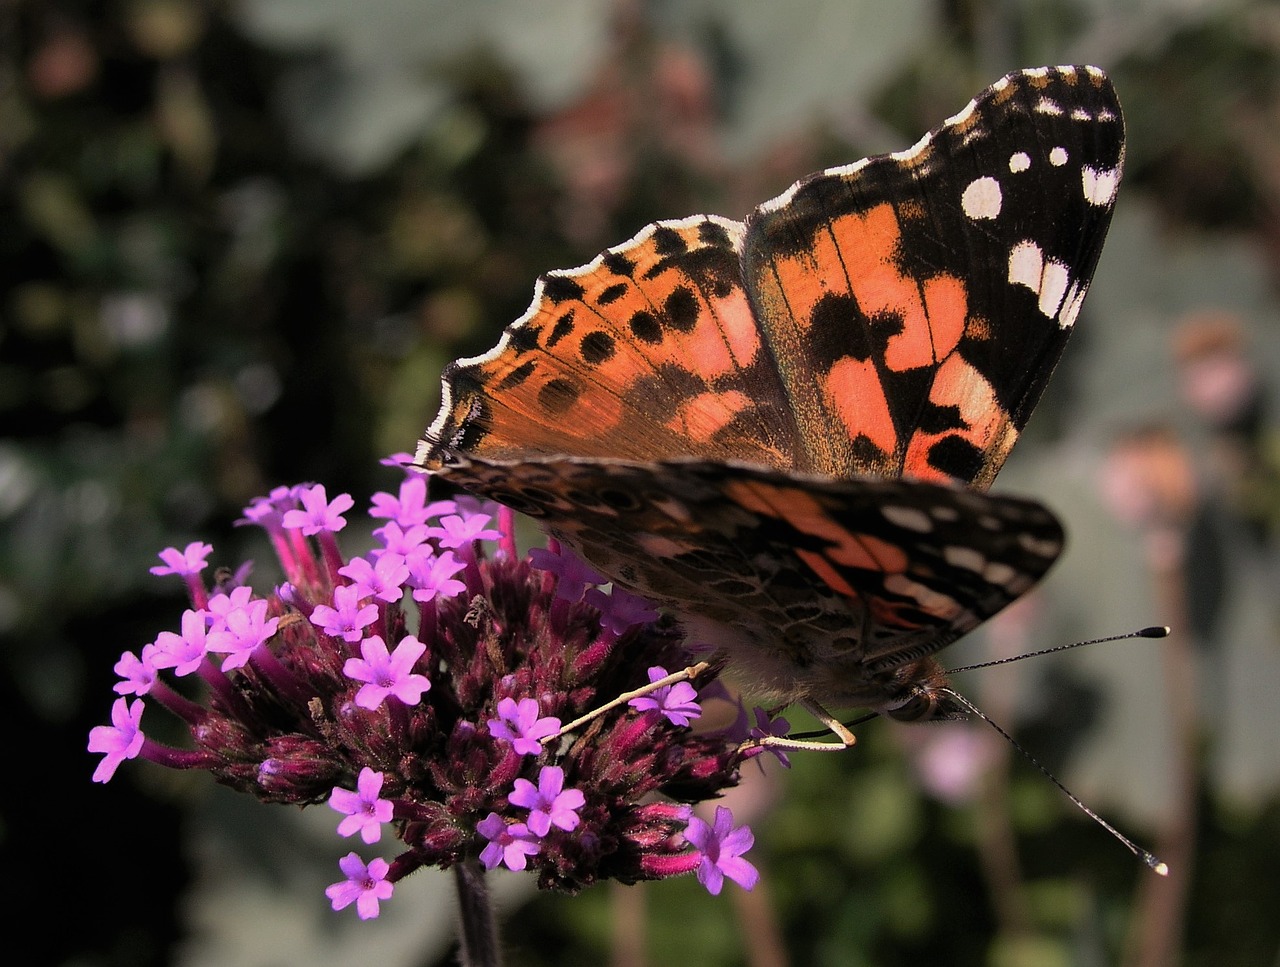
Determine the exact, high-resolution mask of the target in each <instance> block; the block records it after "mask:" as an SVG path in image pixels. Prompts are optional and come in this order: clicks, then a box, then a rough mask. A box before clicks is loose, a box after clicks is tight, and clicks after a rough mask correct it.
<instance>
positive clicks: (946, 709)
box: [878, 658, 965, 722]
mask: <svg viewBox="0 0 1280 967" xmlns="http://www.w3.org/2000/svg"><path fill="white" fill-rule="evenodd" d="M894 678H895V679H896V680H897V681H898V682H900V683H901V686H902V692H901V693H900V695H899V697H897V698H894V699H892V700H890V701H888V702H885V703H884V704H883V705H881V706H880V708H879V709H878V711H879V712H881V713H882V714H884V715H887V716H889V718H891V719H896V720H897V721H899V722H945V721H949V720H951V719H958V718H963V717H964V715H965V708H964V706H963V705H961V704H960V703H959V702H958V701H956V699H955V696H954V695H953V693H952V691H951V686H950V685H949V684H948V682H947V677H946V674H945V673H944V672H943V669H942V666H941V665H939V664H938V663H937V662H936V661H934V660H933V659H932V658H922V659H920V660H919V661H916V662H912V663H911V664H908V665H904V666H902V667H900V668H898V669H897V670H896V671H895V674H894Z"/></svg>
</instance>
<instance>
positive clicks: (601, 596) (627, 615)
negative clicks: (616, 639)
mask: <svg viewBox="0 0 1280 967" xmlns="http://www.w3.org/2000/svg"><path fill="white" fill-rule="evenodd" d="M583 600H584V601H585V602H586V603H587V604H589V605H591V607H593V608H598V609H599V611H600V624H601V625H603V626H604V627H605V628H607V629H609V631H611V632H613V633H614V634H615V635H621V634H622V633H623V632H625V631H626V630H627V629H628V628H634V627H635V626H636V625H644V624H648V623H649V622H650V621H654V620H656V619H657V617H658V611H657V609H656V608H654V606H653V605H651V604H650V603H649V602H648V601H646V600H645V599H644V598H642V597H640V595H638V594H632V593H631V592H630V591H624V590H623V589H622V588H620V587H618V586H616V585H615V586H614V587H613V589H612V593H610V594H605V592H604V590H603V589H601V588H591V589H590V590H588V591H587V593H586V595H585V596H584V597H583Z"/></svg>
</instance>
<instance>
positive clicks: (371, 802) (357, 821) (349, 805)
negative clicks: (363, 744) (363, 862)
mask: <svg viewBox="0 0 1280 967" xmlns="http://www.w3.org/2000/svg"><path fill="white" fill-rule="evenodd" d="M382 780H383V775H382V773H381V772H374V771H373V770H372V769H370V768H369V767H368V766H365V767H364V768H363V769H361V770H360V776H359V778H358V779H356V791H355V792H352V791H351V790H349V789H343V788H342V787H341V786H334V788H333V792H332V793H331V794H330V795H329V805H330V806H331V807H333V808H334V809H336V810H337V811H338V812H340V813H345V814H346V815H345V817H344V818H343V820H342V822H340V823H338V835H339V836H352V835H354V834H356V833H359V834H360V838H361V839H363V840H364V841H365V842H366V843H376V842H377V841H378V840H379V839H381V838H382V824H383V823H389V822H391V816H392V813H393V811H394V809H395V806H394V804H393V803H392V802H391V800H390V799H382V798H381V795H380V794H381V793H382Z"/></svg>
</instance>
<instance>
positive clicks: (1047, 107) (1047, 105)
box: [1032, 97, 1062, 117]
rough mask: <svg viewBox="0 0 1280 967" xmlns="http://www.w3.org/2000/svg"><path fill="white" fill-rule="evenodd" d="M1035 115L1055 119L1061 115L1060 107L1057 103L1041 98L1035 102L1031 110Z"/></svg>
mask: <svg viewBox="0 0 1280 967" xmlns="http://www.w3.org/2000/svg"><path fill="white" fill-rule="evenodd" d="M1032 110H1033V111H1035V112H1036V113H1037V114H1048V115H1049V116H1050V117H1057V116H1058V115H1060V114H1061V113H1062V107H1061V106H1060V105H1059V104H1058V102H1057V101H1053V100H1050V99H1049V98H1047V97H1042V98H1040V100H1038V101H1037V102H1036V106H1035V107H1034V108H1032Z"/></svg>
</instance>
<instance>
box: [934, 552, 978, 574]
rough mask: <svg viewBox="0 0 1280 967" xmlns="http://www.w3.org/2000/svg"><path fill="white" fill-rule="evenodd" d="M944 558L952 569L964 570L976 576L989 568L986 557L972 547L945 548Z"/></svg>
mask: <svg viewBox="0 0 1280 967" xmlns="http://www.w3.org/2000/svg"><path fill="white" fill-rule="evenodd" d="M942 558H943V560H945V561H946V562H947V563H948V564H950V565H951V566H952V567H960V568H964V569H965V570H966V571H972V572H973V573H974V574H982V573H983V569H984V568H985V567H986V566H987V559H986V557H984V556H983V555H982V554H980V553H978V552H977V551H975V550H974V549H973V548H972V547H958V546H951V547H944V548H943V549H942Z"/></svg>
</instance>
